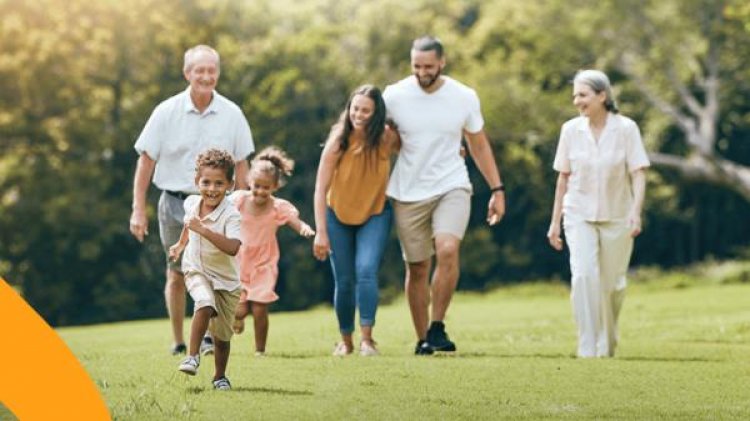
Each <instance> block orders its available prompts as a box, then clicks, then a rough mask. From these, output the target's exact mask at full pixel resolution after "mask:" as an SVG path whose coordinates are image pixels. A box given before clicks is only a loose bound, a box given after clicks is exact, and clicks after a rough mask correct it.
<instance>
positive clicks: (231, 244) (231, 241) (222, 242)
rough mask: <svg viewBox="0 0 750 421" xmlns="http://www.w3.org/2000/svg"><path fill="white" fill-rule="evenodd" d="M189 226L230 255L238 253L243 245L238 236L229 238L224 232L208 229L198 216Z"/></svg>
mask: <svg viewBox="0 0 750 421" xmlns="http://www.w3.org/2000/svg"><path fill="white" fill-rule="evenodd" d="M187 227H188V228H189V229H190V230H192V231H195V232H196V233H198V234H200V235H201V236H202V237H203V238H205V239H206V240H208V241H210V242H211V244H213V245H215V246H216V248H218V249H219V250H221V251H223V252H224V253H226V254H228V255H230V256H235V255H237V252H238V251H239V250H240V246H241V245H242V242H241V241H240V240H238V239H236V238H227V237H226V236H225V235H224V234H220V233H218V232H216V231H212V230H210V229H208V228H207V227H206V226H205V225H203V223H202V222H201V220H200V218H197V217H193V218H192V219H191V220H190V222H188V225H187Z"/></svg>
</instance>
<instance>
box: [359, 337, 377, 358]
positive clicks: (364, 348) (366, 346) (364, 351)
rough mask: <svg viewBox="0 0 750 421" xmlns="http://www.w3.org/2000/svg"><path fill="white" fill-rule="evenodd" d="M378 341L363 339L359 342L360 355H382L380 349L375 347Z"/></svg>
mask: <svg viewBox="0 0 750 421" xmlns="http://www.w3.org/2000/svg"><path fill="white" fill-rule="evenodd" d="M377 344H378V343H377V342H375V341H374V340H370V342H367V341H362V342H360V343H359V355H360V356H362V357H374V356H376V355H380V351H378V349H377V348H375V345H377Z"/></svg>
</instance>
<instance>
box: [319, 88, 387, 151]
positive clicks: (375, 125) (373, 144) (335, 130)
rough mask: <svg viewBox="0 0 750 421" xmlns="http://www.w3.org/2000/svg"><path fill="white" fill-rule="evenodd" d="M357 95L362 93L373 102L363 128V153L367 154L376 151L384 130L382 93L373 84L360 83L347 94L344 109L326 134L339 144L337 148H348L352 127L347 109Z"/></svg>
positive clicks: (342, 149) (341, 149)
mask: <svg viewBox="0 0 750 421" xmlns="http://www.w3.org/2000/svg"><path fill="white" fill-rule="evenodd" d="M357 95H364V96H366V97H368V98H370V99H371V100H372V102H373V103H374V104H375V109H374V110H373V113H372V117H370V121H369V122H368V123H367V128H366V129H365V133H366V138H365V153H366V154H367V156H369V155H370V152H372V151H376V150H377V149H378V147H379V146H380V142H381V141H382V139H383V132H384V131H385V102H384V101H383V94H382V93H381V92H380V89H378V88H377V87H376V86H374V85H369V84H368V85H362V86H360V87H359V88H357V89H355V90H354V91H353V92H352V94H351V95H350V96H349V100H348V101H347V102H346V107H344V111H342V112H341V115H340V116H339V120H338V122H337V123H336V124H335V125H334V126H333V127H332V128H331V133H330V135H329V136H328V138H329V140H335V141H337V142H338V144H339V148H340V149H339V150H340V151H341V152H344V151H346V150H347V148H349V136H350V135H351V134H352V130H354V127H353V126H352V121H351V119H350V118H349V110H350V108H351V106H352V100H353V99H354V97H355V96H357Z"/></svg>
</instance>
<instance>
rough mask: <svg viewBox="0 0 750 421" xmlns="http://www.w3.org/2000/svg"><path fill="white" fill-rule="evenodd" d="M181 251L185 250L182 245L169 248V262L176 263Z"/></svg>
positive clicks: (176, 244)
mask: <svg viewBox="0 0 750 421" xmlns="http://www.w3.org/2000/svg"><path fill="white" fill-rule="evenodd" d="M183 250H185V246H184V245H182V244H180V243H175V244H174V245H173V246H172V247H170V248H169V260H170V261H172V262H176V261H177V259H179V258H180V255H181V254H182V251H183Z"/></svg>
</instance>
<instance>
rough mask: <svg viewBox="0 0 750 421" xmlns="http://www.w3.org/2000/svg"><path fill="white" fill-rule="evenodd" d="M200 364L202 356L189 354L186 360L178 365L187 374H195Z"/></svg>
mask: <svg viewBox="0 0 750 421" xmlns="http://www.w3.org/2000/svg"><path fill="white" fill-rule="evenodd" d="M200 365H201V360H200V356H198V355H196V356H192V355H188V356H187V357H185V359H184V360H182V362H181V363H180V365H179V366H177V369H178V370H180V371H182V372H183V373H185V374H189V375H191V376H195V374H196V373H197V372H198V366H200Z"/></svg>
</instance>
